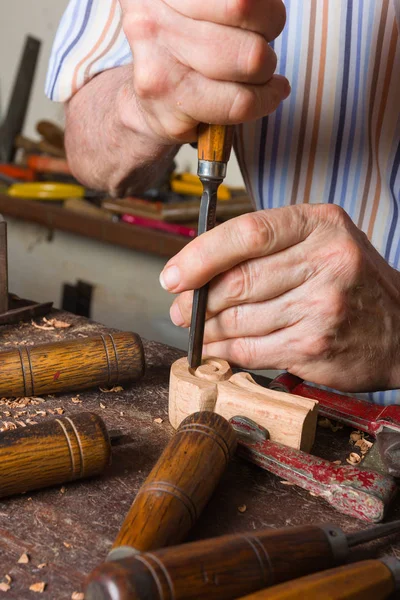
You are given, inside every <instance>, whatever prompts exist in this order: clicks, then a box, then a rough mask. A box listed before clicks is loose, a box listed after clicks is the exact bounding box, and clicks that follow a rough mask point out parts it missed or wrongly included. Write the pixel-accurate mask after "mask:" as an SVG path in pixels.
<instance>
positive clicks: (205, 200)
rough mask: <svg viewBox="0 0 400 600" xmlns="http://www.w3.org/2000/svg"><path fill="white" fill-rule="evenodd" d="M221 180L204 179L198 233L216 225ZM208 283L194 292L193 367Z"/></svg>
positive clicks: (199, 352)
mask: <svg viewBox="0 0 400 600" xmlns="http://www.w3.org/2000/svg"><path fill="white" fill-rule="evenodd" d="M221 181H222V179H221V180H216V179H203V195H202V197H201V202H200V213H199V225H198V235H200V234H202V233H205V232H206V231H209V230H210V229H212V228H213V227H215V220H216V211H217V192H218V188H219V185H220V183H221ZM207 299H208V283H207V284H206V285H204V286H203V287H201V288H200V289H198V290H194V293H193V307H192V320H191V323H190V332H189V351H188V361H189V365H190V367H191V368H192V369H197V367H199V366H200V365H201V355H202V349H203V338H204V325H205V320H206V310H207Z"/></svg>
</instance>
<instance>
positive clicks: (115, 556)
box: [106, 546, 140, 562]
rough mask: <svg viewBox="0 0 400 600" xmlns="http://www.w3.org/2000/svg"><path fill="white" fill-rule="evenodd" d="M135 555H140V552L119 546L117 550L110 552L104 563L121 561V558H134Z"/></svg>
mask: <svg viewBox="0 0 400 600" xmlns="http://www.w3.org/2000/svg"><path fill="white" fill-rule="evenodd" d="M135 554H140V552H139V551H138V550H135V548H132V547H131V546H119V547H118V548H113V549H112V550H111V552H110V553H109V554H108V556H107V558H106V562H110V561H112V560H122V559H123V558H129V557H130V556H135Z"/></svg>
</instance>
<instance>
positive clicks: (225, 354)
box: [203, 331, 291, 370]
mask: <svg viewBox="0 0 400 600" xmlns="http://www.w3.org/2000/svg"><path fill="white" fill-rule="evenodd" d="M284 339H285V335H284V334H283V333H281V332H280V331H277V332H274V333H271V334H270V335H268V336H264V337H261V336H260V337H245V338H235V339H230V340H222V341H219V342H214V343H211V344H205V345H204V347H203V356H218V358H223V359H225V360H227V361H228V362H229V363H230V364H231V365H233V366H238V367H243V368H244V369H283V370H286V369H287V368H288V366H289V365H290V364H291V361H290V360H289V356H288V350H287V347H286V344H285V343H284Z"/></svg>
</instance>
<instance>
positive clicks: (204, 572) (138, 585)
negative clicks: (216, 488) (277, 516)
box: [85, 526, 334, 600]
mask: <svg viewBox="0 0 400 600" xmlns="http://www.w3.org/2000/svg"><path fill="white" fill-rule="evenodd" d="M333 563H334V557H333V553H332V549H331V545H330V543H329V539H328V536H327V534H326V533H325V532H324V531H323V530H322V529H321V528H320V527H317V526H304V527H290V528H285V529H281V530H273V529H272V530H271V529H265V530H262V531H258V532H255V531H250V532H247V533H243V534H236V535H226V536H221V537H218V538H214V539H209V540H202V541H199V542H192V543H189V544H183V545H181V546H175V547H172V548H165V549H162V550H158V551H156V552H152V553H149V554H146V553H144V554H139V555H137V556H131V557H129V558H124V559H123V560H119V561H115V562H107V563H104V564H103V565H101V566H99V567H98V568H97V569H96V570H95V571H94V572H93V573H92V574H91V576H90V578H89V585H88V587H87V590H86V595H85V598H87V600H111V599H112V600H147V598H152V600H171V598H172V596H171V595H169V594H170V590H171V589H173V590H174V595H173V598H174V600H192V599H193V598H197V599H201V598H206V599H207V600H231V598H238V597H239V596H241V595H243V594H248V593H250V592H254V591H256V590H259V589H261V588H265V587H267V586H271V585H274V584H276V583H280V582H282V581H287V580H288V579H291V578H296V577H301V576H302V575H305V574H308V573H313V572H315V571H317V570H322V569H328V568H329V567H331V566H332V564H333Z"/></svg>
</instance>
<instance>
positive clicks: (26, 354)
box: [0, 331, 145, 398]
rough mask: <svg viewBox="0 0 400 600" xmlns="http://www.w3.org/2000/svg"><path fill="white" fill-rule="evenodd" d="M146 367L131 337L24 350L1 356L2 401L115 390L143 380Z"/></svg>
mask: <svg viewBox="0 0 400 600" xmlns="http://www.w3.org/2000/svg"><path fill="white" fill-rule="evenodd" d="M144 368H145V359H144V351H143V344H142V341H141V339H140V337H139V336H138V335H137V334H136V333H131V332H123V331H122V332H119V333H113V334H111V333H107V334H100V335H96V336H93V337H88V338H82V339H76V340H66V341H63V342H51V343H48V344H38V345H37V346H19V347H18V348H16V349H13V350H7V351H5V352H0V372H1V373H2V374H3V376H1V377H0V397H6V398H9V397H21V396H40V395H43V394H52V393H57V392H58V393H61V392H67V391H77V390H83V389H87V388H90V387H95V386H114V385H117V384H120V383H123V382H124V381H136V380H138V379H139V378H140V377H141V376H142V375H143V373H144Z"/></svg>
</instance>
